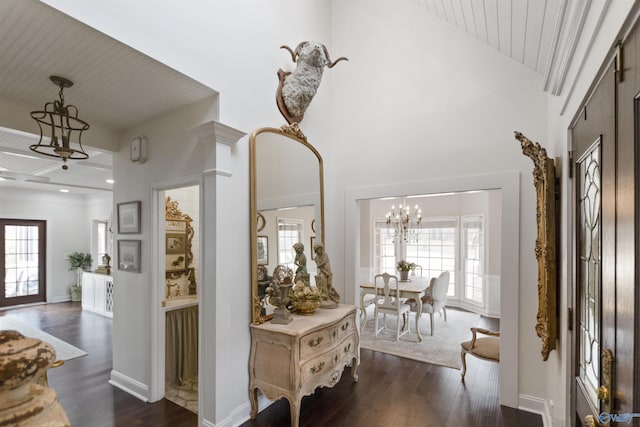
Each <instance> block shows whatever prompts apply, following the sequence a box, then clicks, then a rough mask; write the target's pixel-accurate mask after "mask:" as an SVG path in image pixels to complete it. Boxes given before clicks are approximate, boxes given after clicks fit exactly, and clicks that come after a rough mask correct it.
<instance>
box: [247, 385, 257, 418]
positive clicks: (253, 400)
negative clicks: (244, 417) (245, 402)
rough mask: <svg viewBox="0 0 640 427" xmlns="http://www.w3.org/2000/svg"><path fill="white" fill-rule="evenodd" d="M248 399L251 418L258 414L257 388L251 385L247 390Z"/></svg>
mask: <svg viewBox="0 0 640 427" xmlns="http://www.w3.org/2000/svg"><path fill="white" fill-rule="evenodd" d="M249 401H250V402H251V419H254V418H255V417H257V416H258V389H257V388H256V387H253V388H251V389H250V390H249Z"/></svg>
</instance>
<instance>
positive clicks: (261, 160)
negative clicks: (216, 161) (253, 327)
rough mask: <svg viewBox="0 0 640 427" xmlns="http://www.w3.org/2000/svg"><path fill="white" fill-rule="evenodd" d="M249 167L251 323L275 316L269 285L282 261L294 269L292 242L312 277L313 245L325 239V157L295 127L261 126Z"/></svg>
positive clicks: (251, 143) (253, 139)
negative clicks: (300, 248) (299, 249)
mask: <svg viewBox="0 0 640 427" xmlns="http://www.w3.org/2000/svg"><path fill="white" fill-rule="evenodd" d="M249 150H250V151H249V159H250V171H251V181H250V182H251V267H252V276H251V278H252V280H251V304H252V319H251V320H252V322H253V323H262V322H264V321H266V320H269V319H270V318H271V317H272V312H271V309H270V306H269V304H268V303H267V301H266V300H265V290H266V288H267V287H268V286H269V284H270V282H271V278H272V275H273V271H274V270H275V267H277V266H278V265H283V264H284V265H287V266H289V267H291V268H293V270H295V267H294V265H293V261H294V260H293V257H294V250H293V247H292V246H293V243H297V242H298V241H299V242H300V243H303V245H304V254H305V255H306V259H307V269H308V270H309V272H310V273H311V277H313V271H314V269H315V264H314V263H313V261H312V260H313V247H312V245H313V244H314V243H316V242H318V243H319V242H324V236H325V234H324V185H323V172H322V157H321V156H320V153H318V151H317V150H316V149H315V148H314V147H313V146H312V145H311V144H309V143H308V142H307V140H306V137H305V136H304V135H303V134H302V132H300V130H299V129H298V128H297V126H296V125H295V124H294V125H291V126H283V127H282V128H280V129H276V128H262V129H258V130H256V131H255V132H253V134H252V135H251V138H250V140H249Z"/></svg>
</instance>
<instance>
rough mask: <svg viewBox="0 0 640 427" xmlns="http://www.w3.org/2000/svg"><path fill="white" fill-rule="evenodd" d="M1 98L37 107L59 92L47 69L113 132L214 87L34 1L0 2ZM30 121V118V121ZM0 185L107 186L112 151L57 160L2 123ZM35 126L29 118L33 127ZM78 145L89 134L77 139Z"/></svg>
mask: <svg viewBox="0 0 640 427" xmlns="http://www.w3.org/2000/svg"><path fill="white" fill-rule="evenodd" d="M0 64H1V66H0V101H1V102H3V103H4V105H12V106H14V108H13V110H15V111H19V110H25V113H24V114H25V116H27V115H28V111H33V110H41V109H42V108H43V106H44V104H45V103H46V102H50V101H53V100H54V99H57V97H58V90H59V89H58V88H57V87H56V86H54V85H53V84H52V82H51V81H50V80H49V76H50V75H60V76H63V77H66V78H69V79H71V80H72V81H73V82H74V85H73V86H72V87H70V88H68V89H65V91H64V96H65V101H66V103H67V104H73V105H76V106H77V107H78V109H79V113H80V114H79V117H80V118H82V119H83V120H86V121H87V122H88V123H89V124H90V125H93V124H96V125H100V126H101V127H103V128H107V129H111V130H114V131H119V130H122V129H127V128H129V127H131V126H134V125H136V124H139V123H143V122H144V121H146V120H149V119H151V118H153V117H156V116H158V115H160V114H163V113H165V112H168V111H172V110H175V109H177V108H180V107H182V106H185V105H189V104H191V103H193V102H196V101H199V100H202V99H204V98H206V97H213V96H215V94H216V92H215V91H214V90H213V89H211V88H209V87H206V86H205V85H203V84H201V83H199V82H197V81H195V80H193V79H191V78H189V77H187V76H185V75H184V74H182V73H180V72H178V71H176V70H174V69H172V68H169V67H168V66H166V65H164V64H162V63H160V62H158V61H156V60H154V59H152V58H150V57H148V56H146V55H144V54H142V53H140V52H138V51H137V50H135V49H132V48H131V47H129V46H127V45H125V44H123V43H120V42H119V41H117V40H114V39H112V38H111V37H109V36H107V35H105V34H103V33H100V32H99V31H96V30H94V29H93V28H91V27H89V26H87V25H85V24H83V23H81V22H79V21H77V20H75V19H73V18H71V17H69V16H67V15H65V14H63V13H61V12H60V11H58V10H56V9H54V8H52V7H50V6H48V5H46V4H44V3H42V2H40V1H37V0H0ZM29 120H30V119H29ZM1 126H2V122H1V121H0V188H3V187H4V188H19V189H39V190H48V191H58V190H59V189H61V188H66V189H71V190H70V191H71V192H72V193H76V194H90V193H92V192H95V191H96V190H105V191H111V185H110V184H107V183H106V182H105V181H106V179H108V178H112V163H113V162H112V155H111V153H106V152H104V151H97V150H91V149H89V150H88V153H89V155H90V157H89V159H88V160H78V161H71V162H70V163H71V165H72V166H71V167H70V168H69V170H68V171H62V170H61V169H60V165H61V163H62V162H61V161H60V160H59V159H55V158H49V157H44V156H40V155H38V154H36V153H33V152H32V151H30V150H29V148H28V147H29V145H31V144H35V143H37V141H38V138H37V137H35V136H34V135H31V134H28V133H25V132H16V131H13V130H12V129H7V128H2V127H1ZM36 130H37V127H36V126H35V123H34V131H36ZM83 145H84V146H85V149H86V148H88V147H90V146H91V135H90V133H89V132H88V133H87V134H86V135H85V136H84V137H83Z"/></svg>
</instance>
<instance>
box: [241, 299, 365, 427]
mask: <svg viewBox="0 0 640 427" xmlns="http://www.w3.org/2000/svg"><path fill="white" fill-rule="evenodd" d="M359 364H360V341H359V337H358V329H357V327H356V307H355V306H352V305H344V304H341V305H340V306H339V307H338V308H335V309H318V310H316V312H315V313H314V314H312V315H309V316H303V315H295V314H294V315H293V322H291V323H289V324H288V325H275V324H273V323H271V322H267V323H263V324H261V325H251V355H250V357H249V400H250V401H251V418H255V417H256V416H257V415H258V389H260V390H262V392H263V393H264V395H265V396H266V397H267V398H269V399H279V398H281V397H285V398H286V399H287V400H288V401H289V407H290V408H291V426H292V427H297V426H298V421H299V417H300V402H301V401H302V398H303V397H304V396H308V395H310V394H313V392H314V390H315V389H316V388H318V387H333V386H334V385H335V384H336V383H337V382H338V381H339V380H340V377H341V376H342V371H343V370H344V368H345V366H351V367H352V369H351V374H352V376H353V380H354V381H358V374H357V369H358V365H359Z"/></svg>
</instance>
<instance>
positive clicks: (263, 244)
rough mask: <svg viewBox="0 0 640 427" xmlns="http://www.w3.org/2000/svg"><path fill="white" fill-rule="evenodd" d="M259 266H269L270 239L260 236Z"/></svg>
mask: <svg viewBox="0 0 640 427" xmlns="http://www.w3.org/2000/svg"><path fill="white" fill-rule="evenodd" d="M257 246H258V265H267V264H269V237H268V236H258V245H257Z"/></svg>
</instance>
